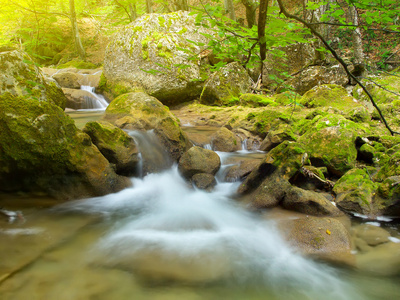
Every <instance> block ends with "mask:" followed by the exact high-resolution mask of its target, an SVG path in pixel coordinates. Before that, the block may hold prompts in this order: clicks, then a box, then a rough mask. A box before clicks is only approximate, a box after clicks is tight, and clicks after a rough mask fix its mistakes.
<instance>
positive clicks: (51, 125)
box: [0, 93, 129, 199]
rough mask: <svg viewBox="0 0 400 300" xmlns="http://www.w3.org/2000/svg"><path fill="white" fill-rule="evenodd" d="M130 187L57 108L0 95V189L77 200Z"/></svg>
mask: <svg viewBox="0 0 400 300" xmlns="http://www.w3.org/2000/svg"><path fill="white" fill-rule="evenodd" d="M128 185H129V180H128V179H127V178H122V177H119V176H117V175H116V174H115V172H114V170H113V168H112V167H111V166H110V164H109V162H108V161H107V160H106V159H105V158H104V156H103V155H102V154H101V153H100V151H99V150H98V149H97V147H95V146H94V145H93V144H92V142H91V140H90V137H89V136H88V135H87V134H85V133H83V132H82V131H80V130H78V129H77V128H76V127H75V124H74V121H73V120H72V119H71V118H69V117H68V116H66V115H65V114H64V112H63V111H62V110H61V109H60V108H59V107H58V106H56V105H54V104H52V103H48V102H46V101H38V99H35V98H32V97H27V96H24V97H21V96H13V95H11V94H10V93H6V94H2V95H0V189H1V190H3V191H26V192H40V193H46V194H49V195H51V196H55V197H58V198H63V199H65V198H67V199H71V198H78V197H88V196H96V195H104V194H107V193H111V192H116V191H118V190H120V189H122V188H124V187H126V186H128Z"/></svg>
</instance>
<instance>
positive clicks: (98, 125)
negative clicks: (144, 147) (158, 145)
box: [83, 121, 140, 176]
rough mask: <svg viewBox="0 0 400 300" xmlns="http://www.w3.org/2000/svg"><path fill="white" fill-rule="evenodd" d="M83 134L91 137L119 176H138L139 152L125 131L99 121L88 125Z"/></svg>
mask: <svg viewBox="0 0 400 300" xmlns="http://www.w3.org/2000/svg"><path fill="white" fill-rule="evenodd" d="M83 132H85V133H87V134H88V135H89V136H90V138H91V139H92V142H93V144H94V145H96V147H97V148H99V150H100V152H101V153H102V154H103V155H104V157H105V158H107V160H108V161H109V162H110V163H112V164H114V165H115V167H116V173H117V174H120V175H124V176H133V175H138V171H139V170H138V169H137V168H138V164H139V162H140V157H139V151H138V149H137V147H136V144H135V141H134V140H133V138H132V137H131V136H129V135H128V134H127V133H126V132H125V131H123V130H122V129H120V128H118V127H116V126H114V125H112V124H111V123H108V122H105V121H99V122H89V123H87V124H86V125H85V127H84V128H83Z"/></svg>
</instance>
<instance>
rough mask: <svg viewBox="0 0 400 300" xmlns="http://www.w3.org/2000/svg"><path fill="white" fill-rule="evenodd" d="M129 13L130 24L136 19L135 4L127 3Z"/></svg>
mask: <svg viewBox="0 0 400 300" xmlns="http://www.w3.org/2000/svg"><path fill="white" fill-rule="evenodd" d="M129 12H130V14H129V18H130V20H131V22H133V21H135V20H136V18H137V11H136V3H129Z"/></svg>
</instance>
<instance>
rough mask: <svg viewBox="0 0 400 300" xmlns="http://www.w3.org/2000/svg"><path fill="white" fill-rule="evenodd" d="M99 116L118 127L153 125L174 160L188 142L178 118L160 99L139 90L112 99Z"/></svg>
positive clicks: (137, 128)
mask: <svg viewBox="0 0 400 300" xmlns="http://www.w3.org/2000/svg"><path fill="white" fill-rule="evenodd" d="M103 119H104V120H106V121H109V122H110V123H112V124H114V125H116V126H118V127H120V128H122V129H130V130H151V129H154V133H155V134H156V135H157V137H158V138H159V140H160V142H161V143H162V144H163V145H164V147H165V149H167V151H168V152H169V154H170V157H171V158H172V159H173V160H174V161H177V160H178V159H179V158H180V156H181V155H182V154H183V153H184V152H185V151H186V150H187V149H189V147H190V146H191V144H190V142H189V139H188V138H187V136H186V134H185V133H184V132H183V131H182V130H181V128H180V127H179V120H178V119H177V118H176V117H175V116H174V115H173V114H172V113H171V112H170V111H169V109H168V108H167V107H166V106H164V105H163V104H162V103H161V102H160V101H158V100H157V99H156V98H154V97H151V96H149V95H147V94H146V93H143V92H136V93H127V94H123V95H121V96H119V97H118V98H116V99H114V101H112V102H111V103H110V105H109V106H108V107H107V109H106V112H105V115H104V117H103Z"/></svg>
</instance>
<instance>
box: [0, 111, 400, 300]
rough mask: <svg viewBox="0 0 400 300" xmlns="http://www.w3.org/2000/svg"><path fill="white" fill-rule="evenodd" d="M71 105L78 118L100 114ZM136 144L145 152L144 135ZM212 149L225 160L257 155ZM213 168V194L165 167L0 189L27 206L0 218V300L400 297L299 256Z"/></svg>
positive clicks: (390, 286) (0, 200)
mask: <svg viewBox="0 0 400 300" xmlns="http://www.w3.org/2000/svg"><path fill="white" fill-rule="evenodd" d="M70 115H71V116H72V117H73V118H74V119H75V120H76V121H77V122H82V124H83V122H87V121H88V120H89V119H91V120H93V119H96V118H99V116H101V114H99V112H96V111H94V112H87V111H85V112H73V113H70ZM83 116H84V117H83ZM78 126H79V125H78ZM82 126H83V125H82ZM191 130H193V129H191ZM131 135H133V136H134V137H136V139H143V136H139V135H137V134H135V133H131ZM140 144H141V145H145V146H142V147H146V149H140V151H141V152H142V153H146V155H147V156H148V157H149V158H148V159H151V157H152V154H151V153H152V146H151V143H149V142H146V143H144V142H141V143H140ZM157 152H159V150H157ZM219 155H220V157H221V159H222V162H223V164H224V162H228V161H229V158H231V157H232V156H236V157H241V158H243V159H246V157H251V158H257V157H262V155H263V154H262V153H257V152H252V151H239V152H236V153H232V154H227V153H219ZM157 156H158V157H159V156H160V154H159V153H157ZM157 164H159V163H157ZM226 166H227V165H226V164H225V167H226ZM224 169H225V168H224V166H223V167H222V168H221V172H223V170H224ZM142 173H143V172H142ZM144 174H145V173H144ZM216 178H217V179H218V184H217V186H216V188H215V189H214V190H213V191H212V192H205V191H201V190H197V189H195V188H193V187H192V186H191V185H190V184H188V183H187V182H186V181H185V180H184V179H183V178H182V177H181V176H180V175H179V173H178V171H177V166H176V165H173V166H172V167H167V168H164V170H163V171H161V172H159V173H150V174H148V175H144V177H142V178H132V179H131V180H132V183H133V186H132V187H131V188H127V189H125V190H123V191H121V192H118V193H115V194H110V195H106V196H103V197H95V198H89V199H83V200H77V201H72V202H66V203H62V204H58V205H55V206H54V203H53V202H52V201H51V199H41V200H38V201H35V203H38V205H36V206H34V207H32V206H29V204H28V203H29V200H30V199H26V198H24V197H23V196H15V197H16V199H9V198H6V197H4V196H0V206H6V205H9V206H13V207H11V208H12V209H19V210H21V211H22V212H23V215H24V219H23V220H16V221H15V222H14V223H7V222H2V223H0V228H1V229H0V257H1V262H0V271H1V272H0V299H2V300H6V299H7V300H8V299H32V300H34V299H58V300H64V299H65V300H67V299H74V300H75V299H113V300H114V299H115V300H120V299H157V300H158V299H159V300H163V299H165V300H167V299H178V298H179V299H185V300H191V299H193V300H197V299H246V300H247V299H249V300H252V299H254V300H256V299H257V300H258V299H264V300H265V299H267V300H281V299H282V300H286V299H288V300H291V299H296V300H303V299H312V300H314V299H315V300H317V299H327V300H330V299H332V300H334V299H335V300H337V299H349V300H358V299H360V300H364V299H367V300H378V299H382V300H383V299H399V297H400V286H399V284H398V282H399V278H398V277H379V276H369V275H364V274H362V273H361V272H357V271H355V270H350V269H344V268H337V267H333V266H329V265H326V264H323V263H319V262H316V261H313V260H311V259H309V258H306V257H304V256H302V255H300V254H299V253H298V252H297V251H296V250H295V249H292V248H291V247H290V246H289V245H288V244H287V242H286V241H284V240H283V238H282V237H281V235H280V233H279V230H278V229H277V226H276V223H275V221H274V219H273V218H271V219H269V218H265V217H263V216H262V215H261V214H257V213H252V212H249V211H248V210H246V209H245V208H244V207H242V205H240V204H239V202H238V201H236V200H234V199H233V198H234V196H235V191H236V189H237V187H238V185H239V183H238V182H224V181H223V180H222V179H221V178H223V176H218V174H217V176H216Z"/></svg>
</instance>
